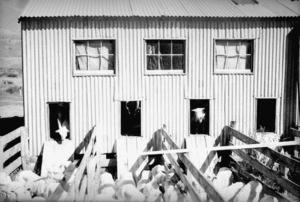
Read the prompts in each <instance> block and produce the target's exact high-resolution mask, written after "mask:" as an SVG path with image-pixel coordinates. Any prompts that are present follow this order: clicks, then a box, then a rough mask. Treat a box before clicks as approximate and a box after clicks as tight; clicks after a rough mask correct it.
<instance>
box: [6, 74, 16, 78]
mask: <svg viewBox="0 0 300 202" xmlns="http://www.w3.org/2000/svg"><path fill="white" fill-rule="evenodd" d="M6 76H7V77H10V78H17V77H18V74H15V73H8V74H6Z"/></svg>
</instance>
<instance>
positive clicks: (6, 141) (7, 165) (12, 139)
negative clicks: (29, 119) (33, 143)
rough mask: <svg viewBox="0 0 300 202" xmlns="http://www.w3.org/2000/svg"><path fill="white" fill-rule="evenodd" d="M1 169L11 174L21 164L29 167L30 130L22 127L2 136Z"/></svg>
mask: <svg viewBox="0 0 300 202" xmlns="http://www.w3.org/2000/svg"><path fill="white" fill-rule="evenodd" d="M0 157H1V158H0V171H4V172H5V173H7V174H11V173H12V172H13V171H14V170H16V169H17V168H19V167H20V166H22V167H23V169H27V167H28V162H27V161H28V131H27V129H26V128H25V127H20V128H18V129H16V130H14V131H12V132H10V133H8V134H6V135H4V136H1V137H0Z"/></svg>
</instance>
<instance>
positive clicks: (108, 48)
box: [101, 40, 115, 54]
mask: <svg viewBox="0 0 300 202" xmlns="http://www.w3.org/2000/svg"><path fill="white" fill-rule="evenodd" d="M102 49H103V50H104V51H105V52H108V53H109V54H115V48H114V41H112V40H109V41H108V40H105V41H102V48H101V51H102ZM101 54H102V52H101Z"/></svg>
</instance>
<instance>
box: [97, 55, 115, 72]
mask: <svg viewBox="0 0 300 202" xmlns="http://www.w3.org/2000/svg"><path fill="white" fill-rule="evenodd" d="M100 66H101V67H100V69H101V70H114V66H115V60H114V56H113V55H107V56H101V65H100Z"/></svg>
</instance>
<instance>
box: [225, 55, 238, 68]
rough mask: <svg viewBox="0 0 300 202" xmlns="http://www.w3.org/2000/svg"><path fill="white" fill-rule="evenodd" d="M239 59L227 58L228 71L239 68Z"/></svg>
mask: <svg viewBox="0 0 300 202" xmlns="http://www.w3.org/2000/svg"><path fill="white" fill-rule="evenodd" d="M237 59H238V57H228V58H226V69H236V68H237Z"/></svg>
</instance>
